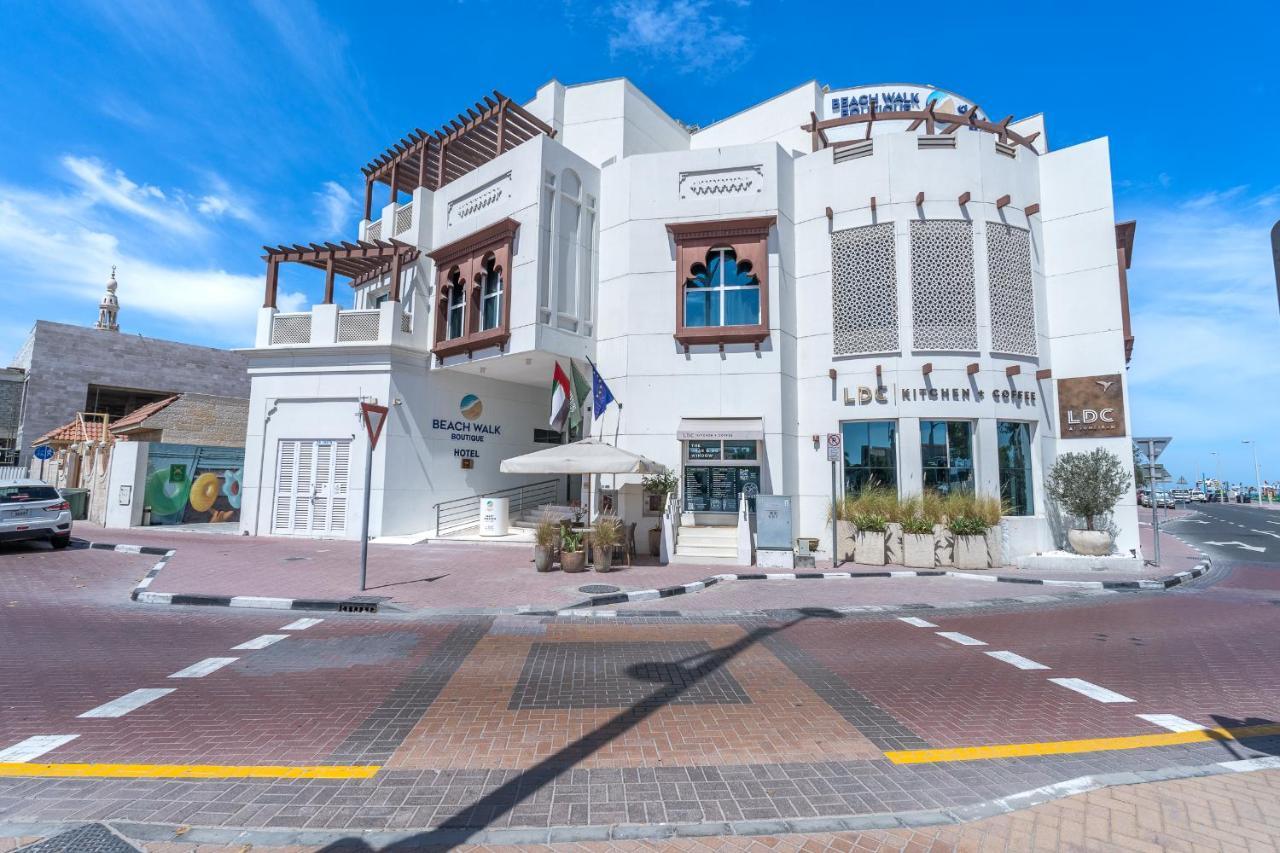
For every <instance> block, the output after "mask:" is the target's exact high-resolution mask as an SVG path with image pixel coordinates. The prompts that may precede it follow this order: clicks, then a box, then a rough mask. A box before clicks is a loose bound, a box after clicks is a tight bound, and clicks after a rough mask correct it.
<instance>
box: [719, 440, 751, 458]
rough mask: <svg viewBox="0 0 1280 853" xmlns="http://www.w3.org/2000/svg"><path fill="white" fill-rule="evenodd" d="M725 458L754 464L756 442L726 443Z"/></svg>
mask: <svg viewBox="0 0 1280 853" xmlns="http://www.w3.org/2000/svg"><path fill="white" fill-rule="evenodd" d="M724 458H725V459H731V460H733V461H735V462H754V461H755V459H756V443H755V442H754V441H726V442H725V443H724Z"/></svg>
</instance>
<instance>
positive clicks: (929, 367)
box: [920, 361, 933, 376]
mask: <svg viewBox="0 0 1280 853" xmlns="http://www.w3.org/2000/svg"><path fill="white" fill-rule="evenodd" d="M920 373H921V374H922V375H924V376H928V375H929V374H930V373H933V362H932V361H926V362H925V363H924V364H923V365H922V366H921V368H920Z"/></svg>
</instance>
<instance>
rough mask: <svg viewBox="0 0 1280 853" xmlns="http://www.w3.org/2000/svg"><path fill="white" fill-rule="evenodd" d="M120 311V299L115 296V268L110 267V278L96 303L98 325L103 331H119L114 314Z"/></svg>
mask: <svg viewBox="0 0 1280 853" xmlns="http://www.w3.org/2000/svg"><path fill="white" fill-rule="evenodd" d="M119 313H120V300H119V299H117V298H116V268H115V267H112V268H111V280H110V281H108V282H107V292H106V295H104V296H103V297H102V301H101V302H99V303H98V325H97V326H96V327H95V328H98V329H102V330H103V331H104V332H118V331H120V324H119V323H118V322H117V321H116V315H117V314H119Z"/></svg>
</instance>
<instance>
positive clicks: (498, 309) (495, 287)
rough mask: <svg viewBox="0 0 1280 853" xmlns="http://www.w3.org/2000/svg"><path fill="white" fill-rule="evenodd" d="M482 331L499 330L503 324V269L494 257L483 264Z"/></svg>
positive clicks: (481, 295)
mask: <svg viewBox="0 0 1280 853" xmlns="http://www.w3.org/2000/svg"><path fill="white" fill-rule="evenodd" d="M481 268H482V269H483V270H484V271H483V272H482V273H481V279H480V330H481V331H488V330H489V329H496V328H498V324H499V323H501V322H502V293H503V291H502V268H501V267H499V266H497V259H496V258H494V257H493V256H492V255H490V256H489V257H487V258H485V259H484V261H483V262H482V263H481Z"/></svg>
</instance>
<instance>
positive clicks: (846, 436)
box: [840, 421, 898, 495]
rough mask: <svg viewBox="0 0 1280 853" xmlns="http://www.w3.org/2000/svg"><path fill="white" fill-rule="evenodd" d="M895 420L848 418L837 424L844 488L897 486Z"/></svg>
mask: <svg viewBox="0 0 1280 853" xmlns="http://www.w3.org/2000/svg"><path fill="white" fill-rule="evenodd" d="M897 427H898V424H897V422H896V421H849V422H846V423H843V424H841V425H840V433H841V436H842V441H843V442H844V491H845V494H847V495H856V494H858V493H859V492H861V491H862V490H863V489H865V488H867V487H868V486H885V487H888V488H896V487H897V485H898V454H897V445H896V440H897Z"/></svg>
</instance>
